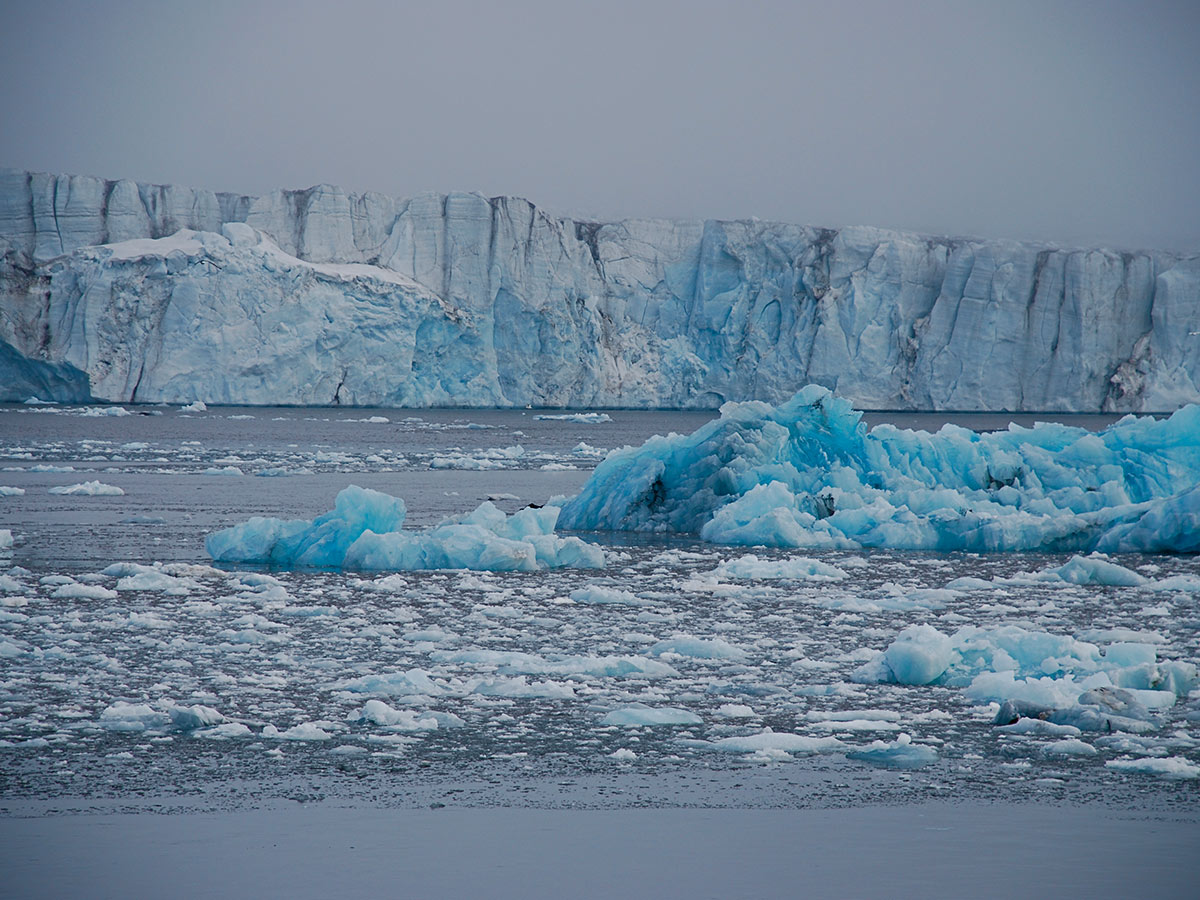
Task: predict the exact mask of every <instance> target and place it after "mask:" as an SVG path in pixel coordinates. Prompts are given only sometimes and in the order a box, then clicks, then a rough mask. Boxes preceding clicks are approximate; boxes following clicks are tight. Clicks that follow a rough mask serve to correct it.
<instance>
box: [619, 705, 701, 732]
mask: <svg viewBox="0 0 1200 900" xmlns="http://www.w3.org/2000/svg"><path fill="white" fill-rule="evenodd" d="M703 722H704V720H703V719H701V718H700V717H699V716H698V715H696V714H695V713H693V712H688V711H687V710H686V709H679V708H677V707H673V706H662V707H658V708H656V709H649V708H646V707H640V706H629V707H625V708H623V709H614V710H613V711H612V712H610V713H608V715H606V716H605V717H604V718H603V719H601V720H600V724H602V725H621V726H624V727H626V728H632V727H637V726H640V725H701V724H703Z"/></svg>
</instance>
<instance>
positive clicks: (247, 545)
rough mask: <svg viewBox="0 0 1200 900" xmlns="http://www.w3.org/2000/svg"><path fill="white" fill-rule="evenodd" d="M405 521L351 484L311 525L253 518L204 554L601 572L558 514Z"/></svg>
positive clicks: (595, 555)
mask: <svg viewBox="0 0 1200 900" xmlns="http://www.w3.org/2000/svg"><path fill="white" fill-rule="evenodd" d="M405 514H406V510H405V506H404V501H403V500H401V499H399V498H397V497H391V496H389V495H387V494H383V493H380V492H379V491H372V490H367V489H365V488H360V487H357V486H354V485H351V486H350V487H348V488H346V489H344V490H343V491H341V493H339V494H338V496H337V499H336V500H335V501H334V508H333V509H332V510H331V511H329V512H327V513H325V514H324V515H321V516H318V517H317V518H315V519H313V520H311V521H306V520H303V519H293V520H284V519H269V518H262V517H255V518H252V519H250V520H249V521H248V522H244V523H242V524H241V525H237V526H234V527H233V528H227V529H225V530H224V531H219V532H216V533H214V534H210V535H209V536H208V538H207V540H206V541H205V548H206V549H207V550H208V553H209V555H210V556H211V557H212V558H213V559H214V560H217V561H218V562H238V563H260V564H268V565H274V566H321V567H345V568H349V569H371V570H389V569H391V570H409V569H478V570H485V571H498V572H507V571H520V572H532V571H536V570H538V569H547V568H559V567H563V566H575V567H582V568H599V567H601V566H603V565H604V553H603V551H602V550H601V549H600V548H599V547H596V546H594V545H592V544H588V543H585V542H584V541H582V540H580V539H579V538H576V537H568V538H560V537H558V536H557V535H556V534H555V533H554V525H555V520H556V519H557V518H558V508H557V507H553V506H547V507H544V508H533V507H527V508H525V509H522V510H520V511H519V512H517V513H514V514H513V515H511V516H506V515H505V514H504V513H502V512H501V511H500V510H498V509H497V508H496V507H495V506H494V505H493V504H492V503H490V502H485V503H483V504H481V505H480V506H479V507H478V508H477V509H476V510H475V511H474V512H471V513H468V514H467V515H464V516H458V517H454V518H450V519H446V520H445V521H444V522H442V523H441V524H439V525H435V526H434V527H432V528H428V529H425V530H423V531H404V530H402V529H403V526H404V518H405Z"/></svg>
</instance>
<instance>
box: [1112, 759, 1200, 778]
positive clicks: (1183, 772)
mask: <svg viewBox="0 0 1200 900" xmlns="http://www.w3.org/2000/svg"><path fill="white" fill-rule="evenodd" d="M1105 765H1106V766H1108V767H1109V768H1110V769H1116V770H1117V771H1119V772H1140V773H1145V774H1149V775H1161V776H1163V777H1164V778H1200V766H1197V765H1195V764H1193V763H1190V762H1188V761H1187V760H1186V759H1184V758H1183V757H1181V756H1169V757H1143V758H1141V759H1110V760H1109V761H1108V762H1106V763H1105Z"/></svg>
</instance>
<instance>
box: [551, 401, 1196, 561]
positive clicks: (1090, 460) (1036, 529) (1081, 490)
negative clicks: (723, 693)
mask: <svg viewBox="0 0 1200 900" xmlns="http://www.w3.org/2000/svg"><path fill="white" fill-rule="evenodd" d="M860 419H861V414H860V413H858V412H856V411H855V410H853V409H852V408H851V406H850V404H849V403H848V402H847V401H845V400H842V399H839V398H835V397H834V396H833V395H832V394H831V393H830V392H829V391H828V390H826V389H825V388H822V387H817V386H815V385H810V386H808V387H806V388H804V389H803V390H801V391H800V392H799V393H797V394H796V395H795V397H793V398H792V399H791V400H789V401H788V402H787V403H784V404H783V405H781V406H778V407H770V406H768V405H767V404H765V403H758V402H747V403H728V404H726V405H725V406H723V407H722V408H721V417H720V418H719V419H717V420H715V421H713V422H710V423H708V424H707V425H705V426H703V427H702V428H700V429H699V430H698V431H696V432H694V433H693V434H691V435H684V436H680V435H670V436H668V437H662V436H656V437H653V438H651V439H650V440H648V441H647V442H646V443H645V444H643V445H642V446H641V447H640V448H632V447H629V448H625V449H623V450H616V451H613V452H612V453H610V454H609V456H608V457H607V458H606V459H605V460H604V461H603V462H602V463H600V465H599V466H597V468H596V470H595V472H594V473H593V475H592V477H591V478H590V479H589V480H588V482H587V484H586V485H584V488H583V490H582V492H581V493H580V494H579V495H578V496H576V497H575V498H573V499H570V500H568V501H565V502H564V504H563V510H562V515H561V516H560V519H559V524H560V526H561V527H564V528H567V529H570V530H579V531H587V530H628V531H650V532H682V533H688V534H698V535H699V536H700V537H701V538H703V539H704V540H708V541H713V542H716V543H724V544H737V545H755V544H758V545H766V546H774V547H797V548H802V547H824V548H858V547H889V548H895V549H909V550H943V551H944V550H974V551H985V552H991V551H1014V550H1052V551H1064V550H1101V551H1104V552H1164V551H1165V552H1175V553H1187V552H1195V551H1197V550H1200V406H1196V405H1192V406H1187V407H1184V408H1183V409H1180V410H1179V411H1177V412H1176V413H1174V414H1173V415H1172V416H1170V417H1169V418H1166V419H1163V420H1155V419H1153V418H1148V417H1147V418H1135V417H1132V416H1127V417H1125V418H1124V419H1122V420H1121V421H1119V422H1117V423H1116V424H1114V425H1112V426H1110V427H1109V428H1107V429H1105V430H1104V431H1102V432H1099V433H1096V434H1093V433H1090V432H1088V431H1086V430H1084V429H1082V428H1073V427H1070V426H1066V425H1060V424H1048V423H1039V424H1037V425H1035V426H1034V427H1033V428H1024V427H1020V426H1017V425H1011V426H1010V427H1009V429H1008V430H1007V431H1001V432H995V433H981V434H980V433H975V432H973V431H969V430H967V429H965V428H960V427H957V426H953V425H946V426H944V427H943V428H942V429H941V430H940V431H938V432H937V433H935V434H930V433H928V432H924V431H910V430H905V429H900V428H896V427H894V426H892V425H877V426H876V427H875V428H872V429H870V430H868V429H867V428H866V426H865V425H863V424H862V422H861V421H860ZM1110 566H1111V567H1110ZM1120 568H1121V567H1119V566H1115V565H1114V564H1108V563H1104V562H1103V561H1098V560H1091V559H1084V558H1079V559H1078V561H1076V560H1072V562H1071V563H1068V564H1067V565H1066V566H1064V567H1061V569H1060V571H1059V572H1058V573H1057V576H1058V577H1059V578H1060V579H1063V580H1073V579H1082V580H1086V579H1091V581H1089V583H1096V580H1097V579H1099V580H1103V581H1104V583H1113V580H1114V579H1117V580H1121V579H1125V580H1121V583H1123V584H1124V583H1130V582H1131V581H1132V582H1136V581H1137V579H1138V578H1139V577H1140V576H1138V575H1137V573H1131V575H1132V577H1131V576H1130V575H1123V574H1121V573H1120V572H1118V571H1117V569H1120ZM1126 571H1128V570H1126ZM1105 579H1107V580H1105ZM1075 583H1079V582H1078V581H1075Z"/></svg>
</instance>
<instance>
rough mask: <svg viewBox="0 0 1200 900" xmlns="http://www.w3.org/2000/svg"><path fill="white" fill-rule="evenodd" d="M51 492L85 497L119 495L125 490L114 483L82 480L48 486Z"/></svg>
mask: <svg viewBox="0 0 1200 900" xmlns="http://www.w3.org/2000/svg"><path fill="white" fill-rule="evenodd" d="M50 493H51V494H69V495H82V496H85V497H120V496H121V495H123V494H124V493H125V492H124V491H123V490H121V489H120V488H119V487H117V486H116V485H112V484H102V483H101V482H99V481H83V482H80V483H79V484H65V485H63V484H60V485H58V486H57V487H52V488H50Z"/></svg>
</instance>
